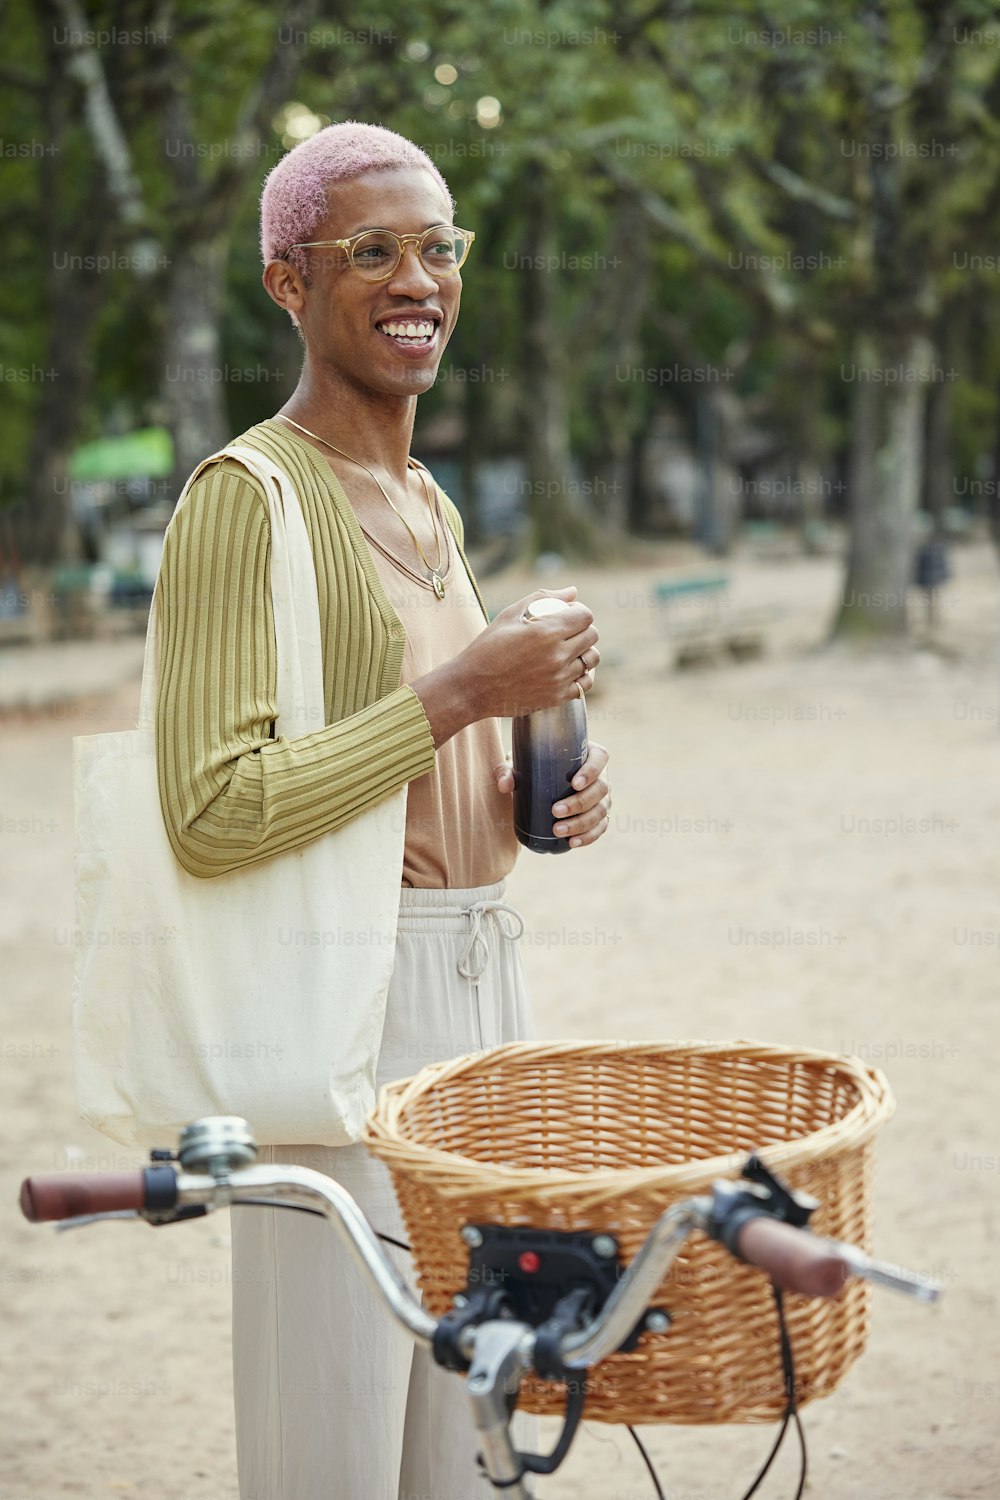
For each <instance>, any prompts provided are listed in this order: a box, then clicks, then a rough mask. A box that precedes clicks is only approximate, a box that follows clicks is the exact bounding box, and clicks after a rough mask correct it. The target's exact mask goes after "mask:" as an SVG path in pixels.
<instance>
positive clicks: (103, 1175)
mask: <svg viewBox="0 0 1000 1500" xmlns="http://www.w3.org/2000/svg"><path fill="white" fill-rule="evenodd" d="M176 1203H177V1174H176V1172H175V1171H174V1169H173V1167H170V1166H162V1167H140V1168H139V1169H137V1170H136V1171H134V1172H95V1173H91V1174H88V1175H86V1176H85V1175H83V1174H82V1173H80V1172H56V1173H54V1174H53V1175H52V1176H51V1177H26V1178H25V1180H24V1182H22V1184H21V1212H22V1213H23V1214H24V1217H25V1218H26V1219H30V1220H31V1222H32V1224H42V1223H46V1222H50V1221H51V1220H54V1219H75V1218H80V1217H82V1216H83V1215H85V1214H102V1213H120V1212H121V1211H122V1210H126V1211H128V1210H133V1211H134V1212H135V1213H142V1212H144V1211H145V1212H156V1211H160V1210H167V1209H171V1208H173V1207H174V1206H175V1205H176Z"/></svg>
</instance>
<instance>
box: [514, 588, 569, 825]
mask: <svg viewBox="0 0 1000 1500" xmlns="http://www.w3.org/2000/svg"><path fill="white" fill-rule="evenodd" d="M568 608H569V605H568V604H567V603H566V601H565V599H549V598H546V599H535V600H533V601H532V602H531V604H529V605H528V607H527V609H526V610H525V612H524V618H525V620H528V621H531V620H539V619H541V618H542V617H543V616H544V615H552V614H556V613H557V612H558V611H559V610H563V609H568ZM510 727H511V759H512V761H513V769H514V832H515V833H516V834H517V837H518V839H519V840H520V842H521V843H522V844H523V845H524V847H525V848H526V849H532V850H534V852H535V853H536V854H564V853H565V852H566V850H567V849H568V848H569V840H568V839H558V838H554V837H553V834H552V824H553V822H554V821H555V820H554V819H553V817H552V804H553V802H558V801H559V800H560V798H562V797H565V796H566V795H567V794H568V793H569V792H571V791H572V782H573V777H574V776H575V775H576V773H577V771H579V769H580V767H581V766H582V765H583V763H584V761H585V760H586V759H587V705H586V702H585V701H584V697H583V694H582V693H578V694H577V696H576V697H575V698H573V699H572V700H571V701H570V702H569V703H558V704H556V705H555V707H554V708H539V709H536V710H535V712H534V713H533V714H519V715H518V716H517V717H516V718H514V719H512V720H511V726H510Z"/></svg>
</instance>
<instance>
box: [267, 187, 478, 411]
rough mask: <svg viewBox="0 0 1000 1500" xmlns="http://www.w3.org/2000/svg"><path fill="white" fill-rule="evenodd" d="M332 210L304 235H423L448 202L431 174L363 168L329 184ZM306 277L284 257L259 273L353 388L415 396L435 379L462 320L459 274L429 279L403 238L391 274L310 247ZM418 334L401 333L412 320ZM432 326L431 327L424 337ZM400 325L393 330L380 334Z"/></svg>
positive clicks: (317, 358)
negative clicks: (364, 269) (368, 274)
mask: <svg viewBox="0 0 1000 1500" xmlns="http://www.w3.org/2000/svg"><path fill="white" fill-rule="evenodd" d="M327 201H328V204H329V210H328V212H327V214H326V217H325V218H323V219H322V220H321V221H320V222H319V223H318V224H317V225H316V228H315V229H314V230H313V231H312V232H311V233H310V235H309V239H310V240H341V239H350V238H351V237H352V236H354V235H356V234H360V233H361V231H362V230H367V229H391V230H393V231H394V233H396V234H398V235H404V234H420V233H422V232H423V231H424V230H425V229H430V228H432V227H433V226H434V225H436V224H450V223H451V222H452V215H451V209H450V206H449V204H448V202H447V200H446V199H445V197H444V195H443V193H442V192H441V189H440V187H439V186H438V184H437V183H436V182H435V181H434V178H433V177H432V176H431V174H430V173H429V172H425V171H423V170H421V169H420V168H411V167H406V168H391V169H388V170H382V171H375V172H366V173H365V174H364V175H363V176H361V177H355V178H353V179H352V180H351V181H350V182H341V183H335V184H333V185H332V186H331V187H330V188H329V189H328V194H327ZM301 253H302V254H303V255H305V256H306V257H308V267H309V284H308V286H307V285H305V283H304V281H303V278H302V277H301V276H300V275H299V274H298V272H297V271H295V269H294V268H293V267H291V266H289V265H287V263H285V262H283V261H272V262H271V263H270V264H269V266H268V267H267V270H266V271H265V273H264V283H265V285H266V287H267V289H268V292H269V293H270V295H271V296H272V297H273V298H274V300H275V301H276V302H278V303H279V305H281V306H282V307H285V308H287V310H288V311H289V312H292V313H294V314H295V316H296V318H297V320H298V323H299V326H300V328H301V330H302V336H303V338H304V339H305V343H306V350H307V357H308V359H309V360H310V362H311V363H313V364H314V365H322V366H325V367H326V368H327V370H328V372H329V373H331V374H334V375H335V376H337V377H339V378H340V379H343V380H345V381H347V382H348V383H349V384H351V385H354V386H359V387H363V388H365V389H366V390H369V391H374V392H377V393H379V394H381V395H386V396H401V395H408V396H417V395H419V394H420V393H421V392H422V391H426V390H429V389H430V387H431V386H432V385H433V384H434V380H435V377H436V375H437V369H438V365H439V364H440V362H441V356H442V354H443V353H444V350H445V346H446V345H447V343H448V340H449V339H450V337H451V334H452V331H453V329H454V327H455V323H456V321H457V319H458V309H459V303H460V302H461V297H462V278H461V275H460V274H455V275H452V276H437V277H435V276H432V275H431V274H430V273H429V272H428V271H427V270H426V269H425V267H424V266H423V264H422V263H421V261H420V259H419V257H418V256H417V253H416V247H415V246H414V245H407V246H406V249H405V250H404V252H403V257H402V259H401V260H400V263H399V265H398V266H397V267H396V270H395V271H394V272H393V274H392V276H390V277H389V278H388V280H386V281H378V282H371V281H365V279H364V278H363V277H362V276H360V275H359V274H358V273H357V271H355V270H354V269H353V268H352V267H351V264H350V262H349V260H348V257H347V254H346V252H345V251H343V250H332V249H319V250H317V249H313V250H306V251H303V252H301ZM411 325H412V327H413V328H414V330H415V336H413V335H408V334H407V332H406V331H405V330H407V329H409V328H410V326H411ZM428 325H429V334H428ZM390 327H391V328H393V329H395V330H396V332H395V334H390V333H388V332H387V331H386V329H387V328H390Z"/></svg>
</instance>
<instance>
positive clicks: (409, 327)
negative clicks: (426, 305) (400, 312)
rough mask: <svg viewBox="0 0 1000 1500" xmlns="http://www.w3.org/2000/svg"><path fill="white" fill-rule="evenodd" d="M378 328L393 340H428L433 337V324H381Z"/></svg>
mask: <svg viewBox="0 0 1000 1500" xmlns="http://www.w3.org/2000/svg"><path fill="white" fill-rule="evenodd" d="M379 327H380V328H381V329H382V332H383V333H388V334H389V335H391V337H393V338H410V339H418V338H419V339H429V338H432V337H433V335H434V324H433V323H381V324H380V325H379Z"/></svg>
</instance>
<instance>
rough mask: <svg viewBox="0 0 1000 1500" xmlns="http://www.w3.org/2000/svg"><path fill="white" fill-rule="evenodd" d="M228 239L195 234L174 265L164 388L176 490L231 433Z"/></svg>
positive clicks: (168, 311)
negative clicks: (224, 320) (225, 350)
mask: <svg viewBox="0 0 1000 1500" xmlns="http://www.w3.org/2000/svg"><path fill="white" fill-rule="evenodd" d="M226 251H227V240H226V239H225V238H220V239H212V240H199V239H197V238H194V239H192V240H191V242H190V243H189V244H188V246H187V247H186V249H185V250H184V251H183V252H182V253H181V254H179V255H178V256H177V257H176V259H175V260H174V263H173V265H172V267H171V272H170V279H169V283H168V287H167V318H166V334H165V338H164V344H163V351H164V366H163V380H162V385H161V391H162V396H163V401H164V404H165V407H166V425H167V426H168V427H169V428H170V431H171V432H172V434H173V439H174V468H173V475H172V480H173V486H174V493H175V494H179V493H180V490H181V487H182V486H183V484H184V481H185V480H186V479H187V477H188V475H189V474H190V473H191V470H192V469H193V468H194V467H195V465H196V464H197V463H199V462H200V461H201V460H202V459H203V458H206V457H207V456H208V454H210V453H213V452H214V451H215V449H216V448H221V447H222V446H223V444H224V443H225V442H226V440H227V438H228V437H230V436H231V434H230V432H229V423H228V419H227V417H226V385H225V378H224V377H225V374H226V371H225V367H224V365H223V362H222V337H221V331H220V322H221V315H222V301H223V295H224V292H225V273H226Z"/></svg>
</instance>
